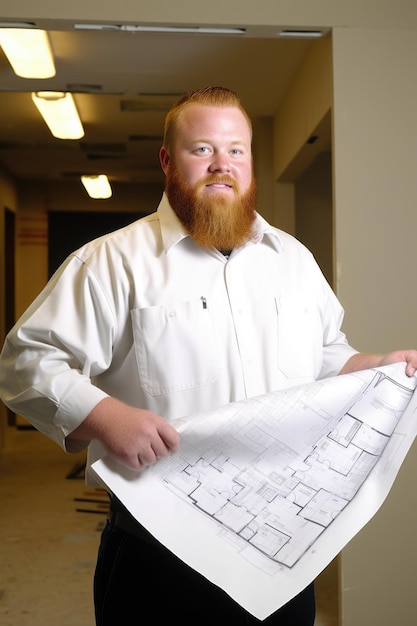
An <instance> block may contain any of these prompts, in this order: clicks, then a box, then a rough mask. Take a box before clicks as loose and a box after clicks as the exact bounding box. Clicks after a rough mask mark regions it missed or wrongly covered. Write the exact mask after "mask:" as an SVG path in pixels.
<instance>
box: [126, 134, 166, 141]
mask: <svg viewBox="0 0 417 626" xmlns="http://www.w3.org/2000/svg"><path fill="white" fill-rule="evenodd" d="M162 139H163V137H162V135H129V141H159V142H161V141H162Z"/></svg>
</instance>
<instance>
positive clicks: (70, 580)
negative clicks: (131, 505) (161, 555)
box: [0, 425, 338, 626]
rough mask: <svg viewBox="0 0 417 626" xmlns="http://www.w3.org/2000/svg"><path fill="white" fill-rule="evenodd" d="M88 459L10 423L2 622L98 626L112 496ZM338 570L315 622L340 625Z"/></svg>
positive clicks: (1, 471)
mask: <svg viewBox="0 0 417 626" xmlns="http://www.w3.org/2000/svg"><path fill="white" fill-rule="evenodd" d="M83 462H84V456H83V455H75V456H73V455H66V454H64V452H62V450H61V449H60V448H59V447H58V446H56V445H55V444H54V443H52V442H51V441H49V440H48V439H47V438H46V437H44V436H43V435H41V434H40V433H38V432H36V431H34V430H32V429H29V428H27V425H20V428H15V427H11V426H9V427H7V430H6V434H5V446H4V448H3V449H2V450H0V477H1V478H0V501H1V503H2V506H1V515H0V545H1V566H0V623H1V624H2V626H94V614H93V603H92V578H93V574H94V566H95V560H96V554H97V548H98V543H99V539H100V531H101V528H102V526H103V524H104V521H105V518H106V511H107V496H106V494H105V493H104V492H103V491H101V490H95V489H93V490H92V489H88V488H86V487H85V485H84V478H83V471H82V467H83ZM336 571H337V564H336V563H335V562H334V563H332V564H330V566H329V567H328V568H327V569H326V570H325V571H324V572H323V573H322V574H321V575H320V576H319V578H318V580H317V583H316V593H317V604H318V614H317V619H316V624H315V626H338V619H337V584H336V579H337V575H336ZM196 626H198V625H196Z"/></svg>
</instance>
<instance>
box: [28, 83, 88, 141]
mask: <svg viewBox="0 0 417 626" xmlns="http://www.w3.org/2000/svg"><path fill="white" fill-rule="evenodd" d="M32 100H33V102H34V103H35V104H36V106H37V108H38V110H39V112H40V114H41V115H42V117H43V119H44V120H45V122H46V124H47V126H48V127H49V130H50V131H51V133H52V134H53V136H54V137H57V138H58V139H81V137H83V136H84V129H83V126H82V124H81V120H80V117H79V115H78V111H77V108H76V106H75V102H74V98H73V97H72V94H71V93H68V92H66V93H65V92H63V91H38V92H36V93H32Z"/></svg>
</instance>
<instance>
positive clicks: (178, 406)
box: [0, 87, 417, 626]
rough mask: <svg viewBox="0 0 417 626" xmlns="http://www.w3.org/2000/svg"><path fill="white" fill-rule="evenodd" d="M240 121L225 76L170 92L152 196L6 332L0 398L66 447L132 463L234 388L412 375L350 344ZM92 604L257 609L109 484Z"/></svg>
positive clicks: (188, 617)
mask: <svg viewBox="0 0 417 626" xmlns="http://www.w3.org/2000/svg"><path fill="white" fill-rule="evenodd" d="M251 132H252V131H251V124H250V120H249V118H248V116H247V114H246V113H245V111H244V110H243V108H242V106H241V104H240V102H239V100H238V98H237V96H236V94H234V93H233V92H231V91H229V90H227V89H224V88H220V87H210V88H206V89H202V90H199V91H197V92H194V93H192V94H189V95H187V96H186V97H184V98H183V99H181V100H180V101H179V102H178V103H177V104H176V105H175V106H174V107H173V109H172V110H171V111H170V112H169V113H168V116H167V119H166V124H165V136H164V142H163V147H162V148H161V151H160V160H161V165H162V168H163V171H164V173H165V175H166V189H165V194H164V196H163V198H162V200H161V203H160V205H159V207H158V210H157V211H156V212H155V213H153V214H151V215H149V216H147V217H145V218H143V219H142V220H139V221H138V222H135V223H133V224H131V225H130V226H128V227H126V228H124V229H121V230H119V231H116V232H115V233H112V234H110V235H108V236H105V237H102V238H100V239H98V240H96V241H93V242H91V243H89V244H87V245H86V246H84V247H83V248H82V249H80V250H78V251H77V252H75V253H74V254H72V255H71V256H70V257H69V258H68V259H67V260H66V261H65V263H64V264H63V266H62V267H61V268H60V269H59V270H58V272H57V273H56V274H55V276H53V277H52V279H51V281H50V282H49V284H48V285H47V286H46V288H45V290H44V291H43V292H42V293H41V294H40V296H39V297H38V298H37V299H36V300H35V302H34V303H33V304H32V306H31V307H30V308H29V309H28V311H27V312H26V313H25V314H24V315H23V317H22V319H21V320H20V321H19V322H18V324H17V325H16V326H15V328H14V329H13V330H12V331H11V332H10V333H9V335H8V337H7V339H6V342H5V346H4V348H3V352H2V357H1V363H0V366H1V367H0V369H1V374H0V389H1V397H2V399H3V400H4V402H5V403H6V404H7V405H8V406H10V407H11V408H12V409H13V410H14V411H16V412H19V413H21V414H23V415H25V416H26V417H27V418H28V419H30V420H31V421H32V423H33V424H34V425H35V426H36V428H38V429H39V430H41V431H43V432H44V433H45V434H46V435H48V436H49V437H51V438H52V439H54V440H55V441H56V442H57V443H59V444H60V445H61V446H62V447H63V448H64V449H66V450H67V451H69V452H71V451H74V452H76V451H80V450H82V449H83V448H85V447H86V446H87V445H88V446H89V463H91V462H93V461H94V460H95V459H97V458H99V457H100V456H102V455H103V454H104V453H105V452H107V453H108V454H110V455H111V456H112V457H114V458H115V459H116V460H118V461H119V462H120V463H122V464H124V465H126V466H128V467H130V468H133V469H136V470H141V469H143V468H144V467H146V466H148V465H150V464H152V463H155V462H157V461H158V459H161V458H163V457H166V456H167V455H169V454H172V453H174V452H176V451H177V450H178V448H179V446H180V438H179V435H178V433H177V432H176V431H175V430H174V428H173V427H172V426H171V425H170V421H171V420H173V419H175V418H178V417H181V416H184V415H187V414H191V413H193V412H199V411H205V410H209V409H215V408H217V407H219V406H222V405H224V404H226V403H228V402H233V401H236V400H241V399H243V398H246V397H251V396H255V395H258V394H263V393H267V392H269V391H273V390H276V389H283V388H287V387H290V386H294V385H298V384H303V383H307V382H311V381H313V380H316V379H318V378H322V377H325V376H330V375H337V374H340V373H347V372H352V371H355V370H359V369H365V368H369V367H377V366H382V365H386V364H389V363H393V362H400V361H404V362H405V367H406V372H407V374H408V375H409V376H412V375H413V374H414V372H415V371H416V368H417V352H416V351H415V350H400V351H398V352H393V353H390V354H388V355H376V354H375V355H363V354H360V353H358V352H357V351H356V350H354V349H353V348H352V347H351V346H349V345H348V343H347V340H346V337H345V335H344V334H343V332H342V331H341V324H342V319H343V310H342V307H341V305H340V304H339V302H338V301H337V299H336V297H335V295H334V294H333V292H332V291H331V289H330V288H329V286H328V284H327V283H326V281H325V280H324V278H323V276H322V274H321V272H320V270H319V268H318V266H317V264H316V263H315V261H314V260H313V257H312V255H311V254H310V253H309V252H308V251H307V250H306V249H305V248H304V246H302V245H301V244H300V243H299V242H297V241H296V240H295V239H294V238H292V237H291V236H289V235H288V234H286V233H284V232H282V231H279V230H277V229H276V228H273V227H272V226H270V225H269V224H267V223H266V222H265V220H263V218H262V217H260V215H258V214H257V213H256V203H255V183H254V180H253V174H252V155H251ZM87 471H88V470H87ZM167 524H175V519H174V520H167ZM185 532H186V531H185ZM95 604H96V620H97V625H98V626H110V625H111V626H114V625H119V624H127V623H138V624H142V623H147V621H148V620H149V621H152V623H156V624H166V623H171V621H172V622H173V621H178V623H180V624H182V625H183V626H184V625H185V626H188V625H189V626H196V625H198V626H205V625H209V624H210V625H211V626H213V625H216V626H217V625H222V624H224V625H227V626H234V625H236V626H239V625H243V624H245V625H247V624H255V623H258V620H257V619H256V618H254V617H252V616H250V615H249V614H248V613H247V612H246V611H245V610H244V609H243V608H241V607H240V606H238V605H237V604H236V603H235V602H234V601H233V600H232V599H231V598H229V596H227V594H226V593H224V592H223V591H222V590H221V589H219V588H217V587H216V586H215V585H213V584H211V583H209V582H208V581H207V580H206V579H204V577H202V576H200V575H199V574H198V573H196V572H195V571H193V570H192V569H190V568H188V567H187V566H186V565H185V564H184V563H182V562H181V561H180V560H179V559H177V558H176V557H175V556H174V555H172V554H171V553H170V552H169V551H168V550H167V549H166V548H164V546H162V545H160V544H159V543H158V542H157V541H155V540H154V539H153V538H152V537H151V536H150V535H149V534H148V533H147V532H146V531H145V529H143V528H142V527H141V526H140V525H139V524H138V523H137V522H136V521H135V520H134V519H133V518H132V517H131V516H130V515H129V514H128V512H127V511H126V510H125V509H123V507H122V506H121V505H120V503H119V502H118V501H117V500H116V498H114V497H112V515H111V519H110V520H109V523H108V524H107V526H106V529H105V530H104V532H103V537H102V542H101V546H100V550H99V556H98V563H97V568H96V574H95ZM314 612H315V607H314V591H313V586H312V585H311V586H310V587H308V588H307V589H306V590H305V591H304V592H302V593H301V594H300V595H299V596H297V597H296V598H294V599H293V600H292V601H291V602H289V603H288V604H287V605H286V606H284V607H283V608H282V609H280V610H278V611H277V612H276V613H274V614H273V615H271V616H270V617H269V618H267V619H266V620H265V621H264V623H265V624H271V625H275V624H276V625H277V626H282V625H288V626H294V624H297V625H300V626H311V625H312V624H313V622H314Z"/></svg>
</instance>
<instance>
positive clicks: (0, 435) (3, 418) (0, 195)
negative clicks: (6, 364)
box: [0, 168, 17, 450]
mask: <svg viewBox="0 0 417 626" xmlns="http://www.w3.org/2000/svg"><path fill="white" fill-rule="evenodd" d="M6 209H9V210H10V211H13V212H15V211H16V210H17V193H16V188H15V185H14V183H13V180H12V179H11V177H10V176H9V175H8V174H7V172H4V171H3V170H2V169H1V168H0V345H3V341H4V337H5V334H6V319H5V307H4V302H5V299H6V294H5V271H4V268H5V244H6V240H5V211H6ZM6 425H7V410H6V407H5V406H4V405H3V403H1V402H0V450H1V449H2V448H3V447H4V442H5V431H6Z"/></svg>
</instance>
